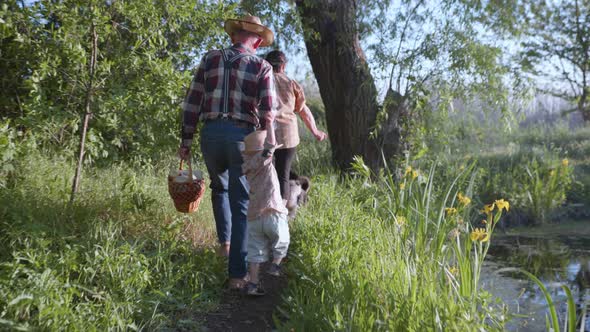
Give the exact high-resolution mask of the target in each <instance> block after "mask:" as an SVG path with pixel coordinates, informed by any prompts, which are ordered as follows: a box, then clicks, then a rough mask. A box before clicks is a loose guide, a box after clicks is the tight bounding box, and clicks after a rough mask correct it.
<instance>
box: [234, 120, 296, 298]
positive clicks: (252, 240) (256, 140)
mask: <svg viewBox="0 0 590 332" xmlns="http://www.w3.org/2000/svg"><path fill="white" fill-rule="evenodd" d="M265 139H266V131H255V132H253V133H251V134H250V135H248V136H246V137H245V138H244V145H245V147H244V152H243V153H242V155H243V158H244V163H243V165H242V169H243V171H244V174H245V175H246V178H247V179H248V183H249V184H250V203H249V206H248V256H247V261H248V263H249V267H248V272H249V274H250V281H249V282H248V284H247V285H246V294H248V295H252V296H261V295H264V290H263V289H262V288H261V287H260V282H259V277H258V270H259V269H260V264H261V263H264V262H267V261H268V260H269V251H272V264H271V266H270V268H269V271H268V273H269V274H271V275H274V276H278V275H279V274H280V264H281V260H282V259H283V258H284V257H285V256H286V255H287V249H288V248H289V242H290V239H289V223H288V221H287V214H288V211H287V208H286V207H285V204H284V203H283V199H282V197H281V191H280V187H279V179H278V177H277V172H276V170H275V168H274V165H273V163H272V153H271V154H265V153H264V152H266V151H267V150H264V142H265ZM276 148H277V147H274V148H273V149H271V151H270V152H272V150H274V149H276ZM263 150H264V152H263Z"/></svg>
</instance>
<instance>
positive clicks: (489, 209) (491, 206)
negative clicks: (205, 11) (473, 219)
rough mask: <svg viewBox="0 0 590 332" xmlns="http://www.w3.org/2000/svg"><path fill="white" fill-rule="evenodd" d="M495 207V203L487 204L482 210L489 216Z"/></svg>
mask: <svg viewBox="0 0 590 332" xmlns="http://www.w3.org/2000/svg"><path fill="white" fill-rule="evenodd" d="M494 208H495V205H494V204H486V205H484V206H483V210H481V212H483V213H485V214H487V215H488V216H489V215H490V214H492V211H494Z"/></svg>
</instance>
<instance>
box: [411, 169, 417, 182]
mask: <svg viewBox="0 0 590 332" xmlns="http://www.w3.org/2000/svg"><path fill="white" fill-rule="evenodd" d="M417 177H418V171H412V180H414V179H415V178H417Z"/></svg>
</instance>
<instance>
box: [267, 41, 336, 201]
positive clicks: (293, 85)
mask: <svg viewBox="0 0 590 332" xmlns="http://www.w3.org/2000/svg"><path fill="white" fill-rule="evenodd" d="M266 61H268V62H269V63H270V64H271V65H272V67H273V72H274V81H275V89H276V97H277V101H278V108H277V110H278V112H277V113H276V117H275V125H276V129H275V138H276V142H277V145H280V144H282V145H283V147H282V148H280V149H277V150H276V151H275V153H274V156H275V168H276V170H277V174H278V178H279V185H280V188H281V196H282V197H283V200H287V199H289V197H288V195H289V192H290V190H289V173H290V172H291V163H292V162H293V158H294V157H295V151H296V148H297V145H299V129H298V127H297V117H296V114H297V115H299V116H300V117H301V120H303V123H304V124H305V126H306V127H307V129H309V131H310V132H311V133H312V134H313V136H314V137H315V138H316V139H317V140H318V141H323V140H325V139H326V137H328V135H327V134H326V133H324V132H323V131H321V130H318V128H317V127H316V124H315V120H314V118H313V115H312V114H311V111H310V110H309V108H308V107H307V105H306V104H305V95H304V93H303V89H302V88H301V86H300V85H299V83H297V82H296V81H295V80H292V79H290V78H289V77H287V75H285V66H286V65H287V57H286V56H285V54H284V53H283V52H281V51H278V50H275V51H271V52H269V53H268V54H267V55H266Z"/></svg>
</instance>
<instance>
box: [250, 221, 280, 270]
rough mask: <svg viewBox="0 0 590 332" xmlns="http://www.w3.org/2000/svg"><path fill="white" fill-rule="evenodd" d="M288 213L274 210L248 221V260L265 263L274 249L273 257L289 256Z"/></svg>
mask: <svg viewBox="0 0 590 332" xmlns="http://www.w3.org/2000/svg"><path fill="white" fill-rule="evenodd" d="M289 242H290V237H289V222H288V221H287V215H286V214H282V213H278V212H273V213H268V214H264V215H263V216H261V217H259V218H257V219H254V220H250V221H248V257H247V260H248V262H252V263H264V262H266V261H268V259H269V252H270V251H272V257H273V258H283V257H285V256H287V249H289Z"/></svg>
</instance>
